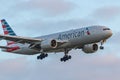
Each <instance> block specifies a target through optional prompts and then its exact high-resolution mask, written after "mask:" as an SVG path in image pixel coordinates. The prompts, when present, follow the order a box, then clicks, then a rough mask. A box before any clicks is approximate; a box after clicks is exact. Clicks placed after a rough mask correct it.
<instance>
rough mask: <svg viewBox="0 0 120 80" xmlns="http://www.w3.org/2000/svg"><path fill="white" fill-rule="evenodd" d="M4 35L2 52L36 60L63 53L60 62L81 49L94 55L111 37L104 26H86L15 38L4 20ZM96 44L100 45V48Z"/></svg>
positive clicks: (1, 38)
mask: <svg viewBox="0 0 120 80" xmlns="http://www.w3.org/2000/svg"><path fill="white" fill-rule="evenodd" d="M1 24H2V28H3V31H4V34H0V40H6V41H7V45H6V46H0V48H1V49H2V51H4V52H10V53H15V54H22V55H35V54H40V55H39V56H37V59H38V60H42V59H44V58H46V57H48V53H53V52H54V53H58V52H64V56H63V57H62V58H60V61H61V62H66V61H67V60H69V59H71V58H72V57H71V55H68V54H69V51H71V50H72V49H82V51H83V52H85V53H87V54H91V53H95V52H96V51H98V49H99V48H100V49H101V50H103V49H104V47H103V44H104V43H105V42H106V40H107V39H109V38H110V37H111V36H112V34H113V33H112V30H111V29H110V28H108V27H106V26H98V25H93V26H88V27H84V28H79V29H73V30H69V31H64V32H59V33H54V34H50V35H45V36H40V37H22V36H17V35H16V33H15V32H14V31H13V29H12V28H11V27H10V25H9V24H8V23H7V21H6V20H5V19H2V20H1ZM98 43H101V44H100V46H99V44H98Z"/></svg>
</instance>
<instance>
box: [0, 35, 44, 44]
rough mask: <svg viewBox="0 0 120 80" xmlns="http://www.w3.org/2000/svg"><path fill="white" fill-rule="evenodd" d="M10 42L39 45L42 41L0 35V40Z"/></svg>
mask: <svg viewBox="0 0 120 80" xmlns="http://www.w3.org/2000/svg"><path fill="white" fill-rule="evenodd" d="M2 39H4V40H10V41H14V42H16V43H23V44H24V43H29V44H31V43H39V42H41V41H43V40H42V39H35V38H28V37H21V36H10V35H1V34H0V40H2Z"/></svg>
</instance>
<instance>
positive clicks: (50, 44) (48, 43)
mask: <svg viewBox="0 0 120 80" xmlns="http://www.w3.org/2000/svg"><path fill="white" fill-rule="evenodd" d="M58 46H59V41H57V40H54V39H53V40H45V41H42V42H41V48H42V49H50V48H57V47H58Z"/></svg>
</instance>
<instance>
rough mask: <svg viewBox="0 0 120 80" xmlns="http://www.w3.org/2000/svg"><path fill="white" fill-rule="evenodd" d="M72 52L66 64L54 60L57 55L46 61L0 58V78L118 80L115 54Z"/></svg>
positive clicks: (7, 79)
mask: <svg viewBox="0 0 120 80" xmlns="http://www.w3.org/2000/svg"><path fill="white" fill-rule="evenodd" d="M71 53H73V52H71ZM72 55H73V58H72V59H71V60H70V61H68V62H66V63H63V62H60V61H59V59H58V60H55V57H56V56H54V57H52V61H51V60H49V59H48V60H47V61H46V59H47V58H46V59H45V60H43V61H35V62H34V61H30V60H27V59H26V58H17V59H12V60H11V59H10V60H7V61H3V62H2V63H0V66H1V67H0V70H1V72H0V79H4V80H14V79H17V80H21V79H22V80H33V79H39V78H40V79H45V80H56V79H57V80H61V79H62V80H80V79H81V80H83V79H84V80H101V79H102V80H104V79H106V80H113V79H116V80H119V75H118V74H120V70H119V67H120V64H119V62H120V58H118V57H116V56H115V55H112V54H106V55H99V54H95V55H94V54H91V55H87V54H85V55H82V56H79V55H78V54H72ZM31 58H32V57H31ZM48 58H50V56H49V57H48Z"/></svg>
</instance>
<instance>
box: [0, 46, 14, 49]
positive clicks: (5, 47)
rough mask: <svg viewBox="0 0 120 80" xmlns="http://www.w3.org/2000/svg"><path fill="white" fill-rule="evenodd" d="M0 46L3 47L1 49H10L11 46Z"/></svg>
mask: <svg viewBox="0 0 120 80" xmlns="http://www.w3.org/2000/svg"><path fill="white" fill-rule="evenodd" d="M0 48H3V49H10V48H12V47H7V46H0Z"/></svg>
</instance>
